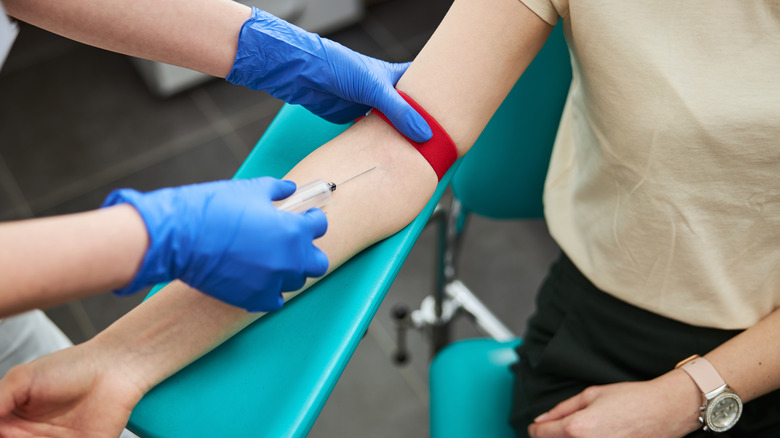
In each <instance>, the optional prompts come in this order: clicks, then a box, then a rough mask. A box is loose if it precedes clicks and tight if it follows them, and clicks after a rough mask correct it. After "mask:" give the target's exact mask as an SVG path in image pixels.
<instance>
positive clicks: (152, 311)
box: [0, 0, 551, 422]
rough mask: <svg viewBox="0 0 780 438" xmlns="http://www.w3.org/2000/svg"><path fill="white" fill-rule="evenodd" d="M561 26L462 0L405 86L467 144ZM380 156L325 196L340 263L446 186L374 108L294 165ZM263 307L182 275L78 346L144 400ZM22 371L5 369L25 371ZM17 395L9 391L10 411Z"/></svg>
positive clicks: (510, 7)
mask: <svg viewBox="0 0 780 438" xmlns="http://www.w3.org/2000/svg"><path fill="white" fill-rule="evenodd" d="M466 29H469V30H470V31H466ZM550 31H551V27H550V26H549V25H548V24H546V23H545V22H544V21H543V20H541V19H540V18H539V17H537V16H536V15H534V14H533V13H532V12H531V11H530V10H528V9H527V8H526V7H525V6H523V5H522V4H521V3H520V2H518V1H516V0H498V1H495V2H493V3H492V4H491V7H489V8H486V7H485V6H484V3H483V2H481V1H479V0H457V1H456V2H455V3H454V5H453V7H452V9H451V10H450V12H449V13H448V14H447V16H446V17H445V19H444V20H443V22H442V24H441V26H440V27H439V29H438V30H437V31H436V33H435V34H434V35H433V37H432V38H431V40H430V42H429V43H428V45H426V47H425V48H424V49H423V50H422V52H421V53H420V55H419V56H418V57H417V59H416V60H415V62H414V63H413V66H412V67H411V68H410V69H409V70H408V71H407V73H406V74H405V76H404V77H403V78H402V80H401V82H399V84H398V88H399V89H401V90H402V91H404V92H406V93H407V94H409V95H410V96H411V97H412V98H414V99H415V100H416V101H417V102H418V103H420V104H421V105H422V106H423V107H424V108H426V109H427V110H428V111H429V113H430V114H431V115H432V116H433V117H435V118H436V119H437V120H438V121H439V122H440V123H441V124H442V126H443V127H444V128H445V130H447V131H448V132H449V133H450V135H451V137H452V138H453V140H454V141H455V143H456V146H457V148H458V151H459V154H460V155H463V154H464V153H466V151H468V149H469V148H470V147H471V145H472V143H473V142H474V141H475V139H476V138H477V137H478V136H479V133H480V132H481V130H482V129H483V128H484V126H485V125H486V124H487V122H488V120H489V119H490V117H491V116H492V114H493V112H495V110H496V109H497V108H498V106H499V105H500V104H501V102H502V100H503V98H504V97H505V96H506V94H507V93H508V92H509V90H510V89H511V87H512V86H513V85H514V83H515V82H516V80H517V78H518V77H519V76H520V74H521V73H522V72H523V70H524V69H525V68H526V67H527V66H528V64H529V63H530V61H531V60H532V59H533V57H534V56H535V54H536V53H537V51H538V50H539V48H540V47H541V46H542V45H543V43H544V41H545V40H546V38H547V36H548V35H549V33H550ZM371 166H376V170H374V171H372V172H369V173H368V174H366V175H365V176H362V177H361V180H360V181H361V183H360V184H347V185H344V186H343V188H340V189H339V191H338V192H337V193H336V194H335V195H334V197H333V200H332V201H331V203H330V204H329V205H328V206H327V207H326V212H327V214H328V218H329V220H328V222H329V229H328V232H327V234H326V235H325V236H324V237H322V238H321V239H319V240H317V241H316V243H317V245H318V246H319V247H320V248H321V249H322V250H323V251H325V253H326V254H327V255H328V258H329V260H330V262H331V267H332V268H335V267H337V266H339V265H340V264H342V263H343V262H344V261H345V260H347V259H348V258H349V257H351V256H352V255H354V254H356V253H357V252H359V251H360V250H362V249H363V248H365V247H367V246H369V245H370V244H372V243H373V242H376V241H377V240H379V239H382V238H384V237H386V236H388V235H390V234H392V233H394V232H396V231H397V230H399V229H401V228H402V227H403V226H405V225H406V224H408V223H409V222H410V221H411V220H412V219H413V218H414V217H416V215H417V214H418V212H419V211H420V210H421V209H422V208H423V206H424V205H425V204H426V202H427V201H428V199H429V198H430V196H431V194H432V193H433V191H434V189H435V187H436V184H437V179H436V175H435V173H434V171H433V169H431V167H430V166H429V165H428V163H427V162H426V161H425V160H424V159H423V158H422V156H420V155H419V154H418V153H417V151H416V150H414V149H413V148H412V147H411V145H409V143H407V142H406V140H405V139H403V138H402V137H401V136H400V135H399V134H398V133H397V132H396V131H395V130H394V129H392V128H391V127H390V126H389V125H387V124H385V123H384V122H383V121H381V120H379V119H378V118H377V117H375V116H370V117H367V118H365V119H363V120H362V121H361V122H359V123H357V124H356V125H355V126H353V127H352V128H350V129H349V130H347V131H346V132H345V133H344V134H342V135H341V136H339V137H337V138H336V139H334V140H333V141H331V142H329V143H328V144H326V145H324V146H323V147H321V148H319V149H318V150H317V151H315V152H314V153H312V154H311V155H309V156H308V157H307V158H306V159H304V160H303V161H302V162H301V163H299V164H298V165H297V166H296V167H295V168H294V169H293V170H292V171H291V172H290V173H289V174H288V175H287V178H288V179H292V180H293V181H296V182H298V183H303V182H308V181H310V180H312V179H314V178H323V179H325V180H330V179H333V180H338V179H340V178H343V177H346V176H349V175H352V174H354V173H355V172H356V171H359V170H362V169H366V168H368V167H371ZM388 181H392V182H393V184H392V189H391V185H390V184H386V182H388ZM366 217H370V218H371V220H366V219H365V218H366ZM256 318H257V315H253V314H248V313H246V312H244V311H242V310H240V309H237V308H235V307H232V306H229V305H225V304H223V303H220V302H217V301H216V300H214V299H212V298H210V297H208V296H206V295H204V294H200V293H197V291H194V290H192V289H190V288H188V287H187V286H186V285H184V284H182V283H174V284H171V285H169V286H168V287H166V288H165V289H164V290H162V291H160V292H159V293H157V294H156V295H155V296H154V297H152V298H150V299H149V300H147V301H146V302H144V303H143V304H141V305H140V306H139V307H137V308H136V309H134V310H133V311H131V312H130V313H129V314H128V315H126V316H125V317H123V318H121V319H120V320H119V321H117V322H116V323H115V324H113V325H112V326H111V327H109V328H108V329H106V330H105V331H104V332H103V333H101V334H99V335H98V336H97V337H95V338H94V339H93V340H91V341H89V342H87V343H85V344H82V345H81V346H78V347H75V348H76V349H80V350H83V353H81V356H80V357H91V358H98V359H95V361H96V362H97V363H99V364H100V365H99V367H100V369H102V370H104V372H105V373H108V374H113V373H117V374H120V375H122V376H124V377H123V379H122V383H123V384H124V385H127V386H128V388H126V390H125V391H113V393H114V394H117V393H119V394H126V397H127V399H126V400H125V402H126V403H125V404H126V405H134V404H135V403H137V401H138V399H140V395H141V394H143V393H145V392H146V391H148V390H149V389H150V388H151V387H153V386H155V385H156V384H158V383H159V382H160V381H162V380H163V379H165V378H167V377H168V376H170V375H171V374H173V373H175V372H176V371H177V370H179V369H181V368H182V367H184V366H186V365H187V364H188V363H190V362H191V361H193V360H195V359H197V358H198V357H200V356H201V355H202V354H204V353H206V352H207V351H209V350H211V349H212V348H213V347H214V346H216V345H218V344H219V343H220V342H222V341H223V340H225V339H226V338H228V337H229V336H231V335H232V334H234V333H235V332H236V331H238V330H240V329H241V328H243V327H244V326H246V325H247V324H249V323H250V322H252V321H253V320H254V319H256ZM112 370H113V371H112ZM116 370H121V371H116ZM44 371H45V370H42V372H44ZM22 374H23V373H21V372H20V373H17V374H16V375H14V376H10V379H7V380H6V381H11V382H13V380H14V379H22V378H24V376H23V375H22ZM104 380H109V379H104ZM39 381H40V380H39ZM8 384H9V385H12V384H11V383H8ZM12 386H13V387H19V386H16V385H12ZM92 392H93V393H94V392H95V391H92ZM10 404H11V402H9V401H8V399H6V400H0V415H2V414H3V413H4V410H5V409H9V406H10ZM6 412H7V411H6ZM128 415H129V413H128ZM125 420H126V418H125ZM48 421H50V422H65V421H67V420H66V419H53V420H52V419H50V420H48Z"/></svg>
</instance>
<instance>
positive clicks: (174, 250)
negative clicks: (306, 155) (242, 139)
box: [103, 178, 328, 312]
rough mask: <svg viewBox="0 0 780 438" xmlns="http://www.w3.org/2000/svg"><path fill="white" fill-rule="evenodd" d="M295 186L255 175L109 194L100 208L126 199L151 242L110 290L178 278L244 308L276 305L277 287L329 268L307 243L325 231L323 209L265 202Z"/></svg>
mask: <svg viewBox="0 0 780 438" xmlns="http://www.w3.org/2000/svg"><path fill="white" fill-rule="evenodd" d="M294 191H295V183H293V182H292V181H279V180H276V179H274V178H256V179H241V180H232V181H218V182H211V183H204V184H195V185H190V186H183V187H176V188H168V189H162V190H157V191H154V192H149V193H140V192H137V191H135V190H131V189H121V190H116V191H114V192H112V193H111V194H110V195H109V196H108V198H106V201H105V202H104V203H103V206H104V207H107V206H111V205H116V204H121V203H129V204H131V205H132V206H133V207H135V209H136V210H138V212H139V213H140V214H141V216H142V217H143V220H144V222H145V223H146V228H147V230H148V233H149V241H150V242H149V249H148V250H147V252H146V255H145V257H144V260H143V263H142V265H141V268H140V269H139V270H138V272H137V273H136V276H135V278H134V279H133V281H132V282H131V284H129V285H128V286H126V287H124V288H122V289H121V290H118V291H116V293H117V294H119V295H124V294H128V293H131V292H135V291H137V290H138V289H141V288H143V287H145V286H150V285H153V284H155V283H160V282H165V281H170V280H173V279H180V280H182V281H183V282H185V283H187V284H188V285H190V286H192V287H194V288H196V289H198V290H200V291H202V292H204V293H206V294H208V295H211V296H212V297H215V298H217V299H220V300H222V301H225V302H227V303H229V304H232V305H234V306H238V307H242V308H244V309H246V310H248V311H250V312H258V311H269V310H276V309H278V308H280V307H281V306H282V304H283V303H284V300H283V299H282V295H281V292H283V291H292V290H297V289H300V288H301V287H302V286H303V284H304V283H305V281H306V277H319V276H321V275H323V274H325V271H326V270H327V269H328V259H327V257H326V256H325V253H323V252H322V251H320V250H319V249H318V248H317V247H315V246H314V245H313V243H312V240H313V239H315V238H317V237H320V236H322V235H323V234H325V230H326V228H327V220H326V218H325V214H324V213H323V212H322V211H321V210H318V209H312V210H310V211H308V212H306V213H304V214H293V213H287V212H284V211H281V210H278V209H276V207H274V206H273V204H272V203H271V201H278V200H281V199H284V198H286V197H288V196H290V195H291V194H292V193H293V192H294Z"/></svg>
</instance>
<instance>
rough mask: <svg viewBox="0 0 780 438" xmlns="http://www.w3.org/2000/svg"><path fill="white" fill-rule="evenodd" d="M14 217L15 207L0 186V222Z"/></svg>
mask: <svg viewBox="0 0 780 438" xmlns="http://www.w3.org/2000/svg"><path fill="white" fill-rule="evenodd" d="M0 177H1V176H0ZM15 217H16V206H15V205H14V202H13V200H12V199H11V196H10V195H9V194H8V192H7V191H6V190H5V188H3V187H2V185H0V221H2V220H9V219H11V218H15Z"/></svg>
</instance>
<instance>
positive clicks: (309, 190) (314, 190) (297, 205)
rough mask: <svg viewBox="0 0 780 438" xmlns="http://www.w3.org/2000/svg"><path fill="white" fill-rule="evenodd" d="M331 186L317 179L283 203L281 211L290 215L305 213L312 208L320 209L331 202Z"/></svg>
mask: <svg viewBox="0 0 780 438" xmlns="http://www.w3.org/2000/svg"><path fill="white" fill-rule="evenodd" d="M330 191H331V190H330V185H329V184H328V183H326V182H325V181H323V180H321V179H316V180H314V181H312V182H310V183H308V184H306V185H304V186H300V187H298V189H297V190H296V191H295V193H293V194H292V195H291V196H290V197H289V198H287V199H284V200H283V201H281V205H280V206H279V207H278V208H279V210H284V211H289V212H290V213H303V212H305V211H308V210H310V209H312V208H319V207H322V206H324V205H325V204H327V203H328V202H330Z"/></svg>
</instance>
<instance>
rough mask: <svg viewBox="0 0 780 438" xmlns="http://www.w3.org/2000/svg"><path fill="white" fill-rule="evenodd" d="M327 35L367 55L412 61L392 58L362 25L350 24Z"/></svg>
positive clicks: (399, 60)
mask: <svg viewBox="0 0 780 438" xmlns="http://www.w3.org/2000/svg"><path fill="white" fill-rule="evenodd" d="M325 36H326V37H327V38H330V39H332V40H333V41H336V42H338V43H340V44H342V45H344V46H346V47H349V48H350V49H352V50H354V51H356V52H358V53H362V54H363V55H366V56H371V57H374V58H377V59H381V60H384V61H388V62H401V61H410V60H409V59H391V56H390V54H389V53H387V51H386V50H385V49H384V48H382V46H381V45H379V43H377V41H375V40H374V39H373V38H372V37H371V36H370V35H369V34H368V33H367V32H366V31H365V29H363V27H362V26H360V25H354V26H350V27H348V28H345V29H342V30H339V31H336V32H333V33H330V34H328V35H325Z"/></svg>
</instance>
